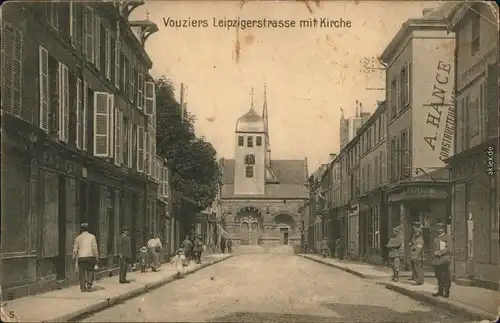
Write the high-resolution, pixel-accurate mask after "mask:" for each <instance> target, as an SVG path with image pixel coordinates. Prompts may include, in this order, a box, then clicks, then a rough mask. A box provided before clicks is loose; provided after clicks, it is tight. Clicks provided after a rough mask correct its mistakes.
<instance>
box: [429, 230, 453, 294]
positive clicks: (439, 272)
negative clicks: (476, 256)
mask: <svg viewBox="0 0 500 323" xmlns="http://www.w3.org/2000/svg"><path fill="white" fill-rule="evenodd" d="M450 263H451V239H450V238H449V237H448V235H447V234H446V233H445V225H444V224H443V223H437V224H436V237H435V238H434V258H433V259H432V266H433V267H434V273H435V274H436V279H437V281H438V291H437V293H434V294H432V296H434V297H436V296H443V297H446V298H448V297H450V287H451V278H450Z"/></svg>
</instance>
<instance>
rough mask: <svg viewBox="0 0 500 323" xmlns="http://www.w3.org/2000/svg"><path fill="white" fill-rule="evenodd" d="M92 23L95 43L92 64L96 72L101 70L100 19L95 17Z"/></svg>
mask: <svg viewBox="0 0 500 323" xmlns="http://www.w3.org/2000/svg"><path fill="white" fill-rule="evenodd" d="M94 23H95V29H94V37H93V38H94V41H95V46H94V50H95V53H94V63H95V68H97V70H100V69H101V18H100V17H99V16H97V15H95V16H94Z"/></svg>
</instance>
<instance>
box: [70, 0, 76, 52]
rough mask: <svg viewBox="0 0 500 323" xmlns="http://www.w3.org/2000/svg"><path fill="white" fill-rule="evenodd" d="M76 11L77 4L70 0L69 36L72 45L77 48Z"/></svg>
mask: <svg viewBox="0 0 500 323" xmlns="http://www.w3.org/2000/svg"><path fill="white" fill-rule="evenodd" d="M76 16H77V15H76V12H75V4H74V3H73V2H72V1H70V2H69V37H70V42H71V47H73V48H76V33H77V31H76Z"/></svg>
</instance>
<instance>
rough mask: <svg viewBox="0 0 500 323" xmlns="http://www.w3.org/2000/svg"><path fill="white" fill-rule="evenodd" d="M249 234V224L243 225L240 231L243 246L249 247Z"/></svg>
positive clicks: (244, 223)
mask: <svg viewBox="0 0 500 323" xmlns="http://www.w3.org/2000/svg"><path fill="white" fill-rule="evenodd" d="M249 234H250V230H249V227H248V223H247V222H243V223H241V230H240V238H241V245H248V238H249Z"/></svg>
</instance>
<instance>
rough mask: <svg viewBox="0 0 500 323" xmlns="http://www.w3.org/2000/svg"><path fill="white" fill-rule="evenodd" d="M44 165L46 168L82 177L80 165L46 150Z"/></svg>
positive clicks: (43, 159)
mask: <svg viewBox="0 0 500 323" xmlns="http://www.w3.org/2000/svg"><path fill="white" fill-rule="evenodd" d="M42 164H43V165H44V166H46V167H49V168H53V169H57V170H59V171H61V172H64V173H68V174H74V175H80V174H81V170H80V168H79V167H78V164H77V163H76V162H75V161H73V160H69V159H68V158H65V157H64V156H61V155H59V154H57V153H55V152H54V151H51V150H45V151H44V152H43V156H42Z"/></svg>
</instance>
